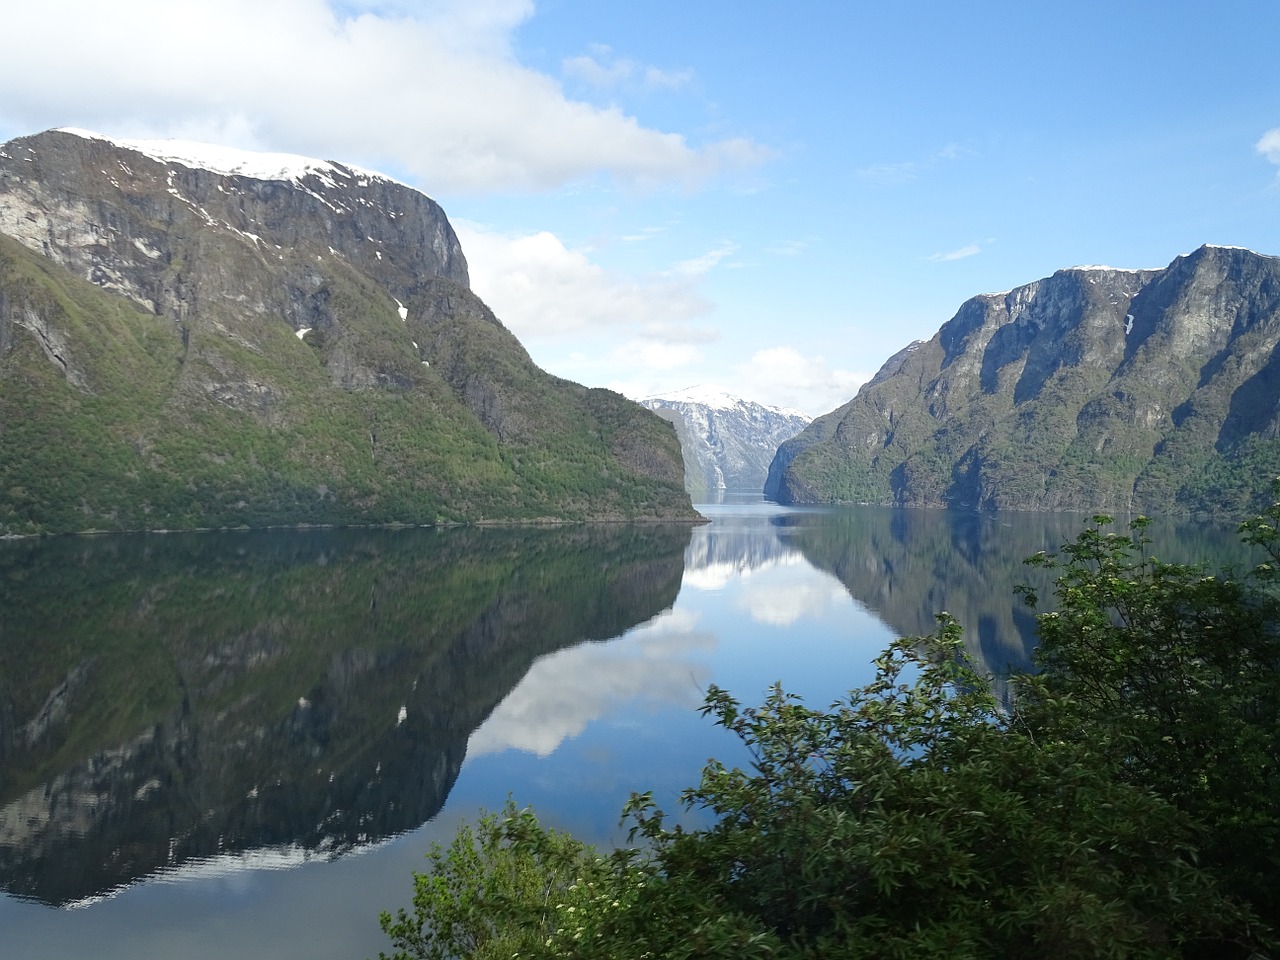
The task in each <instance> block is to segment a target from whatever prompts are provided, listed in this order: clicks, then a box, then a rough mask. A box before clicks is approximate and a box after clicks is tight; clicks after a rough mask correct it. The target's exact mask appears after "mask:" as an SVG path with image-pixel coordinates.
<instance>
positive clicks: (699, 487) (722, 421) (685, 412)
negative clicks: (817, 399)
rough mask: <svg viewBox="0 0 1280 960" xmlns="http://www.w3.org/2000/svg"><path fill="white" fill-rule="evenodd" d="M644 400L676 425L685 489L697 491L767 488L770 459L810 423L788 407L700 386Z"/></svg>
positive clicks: (652, 408)
mask: <svg viewBox="0 0 1280 960" xmlns="http://www.w3.org/2000/svg"><path fill="white" fill-rule="evenodd" d="M641 404H642V405H644V406H646V407H648V408H649V409H650V410H653V411H654V412H655V413H657V414H658V415H659V416H661V417H663V418H665V419H668V420H670V421H671V422H672V423H673V424H675V428H676V433H677V434H678V435H679V437H680V448H681V451H682V452H683V455H684V466H685V488H686V489H687V490H688V491H689V493H691V494H693V495H694V496H699V495H703V496H705V495H707V494H712V493H715V492H717V491H725V490H733V491H743V492H746V491H750V492H754V493H758V492H759V491H760V490H762V489H763V488H764V483H765V478H766V476H767V475H768V472H769V464H770V463H771V462H772V461H773V457H774V454H775V453H776V452H777V450H778V447H779V445H780V444H782V443H783V442H784V441H786V440H789V439H790V438H792V437H794V436H795V435H796V434H797V433H799V432H800V431H801V430H803V429H804V427H805V426H806V424H808V423H809V419H810V418H809V417H807V416H805V415H804V414H802V413H800V412H799V411H796V410H782V409H780V408H778V407H768V406H764V405H763V404H759V403H753V402H751V401H749V400H741V399H738V398H737V397H730V396H727V395H724V394H714V395H713V394H707V393H705V392H699V391H698V390H697V389H696V388H691V389H690V390H688V391H683V392H681V393H677V394H673V395H672V396H669V397H650V398H649V399H647V400H642V401H641Z"/></svg>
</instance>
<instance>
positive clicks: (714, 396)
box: [640, 384, 813, 420]
mask: <svg viewBox="0 0 1280 960" xmlns="http://www.w3.org/2000/svg"><path fill="white" fill-rule="evenodd" d="M650 400H662V401H665V402H667V403H699V404H702V405H703V406H704V407H710V408H711V409H712V410H734V409H736V408H737V407H739V406H743V405H745V406H756V407H762V408H763V409H765V410H772V411H773V412H775V413H781V414H785V415H787V416H791V417H803V418H804V419H805V420H812V419H813V417H811V416H809V415H808V414H807V413H804V412H802V411H800V410H791V409H787V408H784V407H771V406H769V405H767V404H763V403H756V402H755V401H754V400H744V399H742V398H741V397H735V396H733V395H732V394H729V393H726V392H725V391H724V390H721V389H720V388H718V387H710V386H704V385H703V384H696V385H694V386H692V387H685V388H684V389H683V390H673V391H671V392H670V393H662V394H655V395H654V396H652V397H644V398H642V399H641V400H640V403H647V402H649V401H650Z"/></svg>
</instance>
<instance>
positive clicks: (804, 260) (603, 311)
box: [0, 0, 1280, 415]
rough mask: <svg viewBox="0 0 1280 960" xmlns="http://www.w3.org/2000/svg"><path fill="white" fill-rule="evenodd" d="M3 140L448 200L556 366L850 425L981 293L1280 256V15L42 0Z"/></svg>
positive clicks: (2, 52)
mask: <svg viewBox="0 0 1280 960" xmlns="http://www.w3.org/2000/svg"><path fill="white" fill-rule="evenodd" d="M11 6H12V7H13V9H8V10H6V12H5V16H4V21H5V28H4V30H3V33H0V141H7V140H9V139H11V138H13V137H18V136H23V135H27V134H32V133H37V132H40V131H42V130H46V129H49V128H53V127H63V126H70V127H79V128H84V129H88V130H93V131H96V132H99V133H102V134H104V135H107V136H112V137H117V138H157V137H178V138H184V139H191V140H200V141H206V142H211V143H218V144H223V145H226V146H232V147H237V148H240V149H247V150H270V151H280V152H287V153H295V154H302V155H305V156H312V157H316V158H319V159H326V160H338V161H342V162H346V163H352V164H355V165H358V166H362V167H366V168H369V169H373V170H378V171H381V172H384V173H386V174H388V175H390V176H393V177H395V178H397V179H399V180H402V181H404V182H405V183H408V184H410V185H412V186H414V187H417V188H418V189H420V190H422V191H423V192H424V193H426V194H428V195H429V196H431V197H433V198H434V199H436V200H437V201H438V202H439V203H440V204H441V205H442V206H443V207H444V209H445V211H446V213H447V214H448V216H449V219H450V221H451V222H452V223H453V225H454V228H455V230H456V231H457V232H458V235H459V237H460V239H461V241H462V245H463V250H464V251H465V253H466V256H467V260H468V263H469V266H470V271H471V281H472V287H473V289H474V290H475V291H476V293H477V294H479V295H480V296H481V297H482V298H483V299H484V300H485V301H486V302H487V303H488V304H489V306H490V307H492V308H493V310H494V311H495V313H496V314H497V315H498V316H499V318H501V320H502V321H503V322H504V323H505V324H506V326H507V327H508V328H509V329H510V330H511V331H512V332H514V333H515V334H516V335H517V336H518V337H519V338H520V340H521V341H522V342H523V343H524V345H525V347H526V348H527V349H528V350H529V352H530V354H531V355H532V356H533V358H534V360H535V361H536V362H537V363H538V364H539V365H540V366H542V367H543V368H545V369H547V370H549V371H550V372H552V373H554V374H557V375H559V376H562V377H567V378H569V379H572V380H576V381H578V382H581V383H585V384H588V385H591V386H603V387H609V388H612V389H615V390H618V391H620V392H622V393H625V394H627V395H628V396H631V397H633V398H636V399H640V398H643V397H647V396H652V395H658V394H663V393H670V392H673V391H676V390H679V389H682V388H685V387H689V386H691V385H695V384H699V385H703V386H705V387H707V388H709V389H720V390H724V391H726V392H728V393H731V394H733V395H736V396H740V397H743V398H745V399H749V400H755V401H757V402H760V403H765V404H770V405H775V406H781V407H788V408H792V409H798V410H800V411H803V412H805V413H807V414H809V415H819V414H822V413H825V412H828V411H830V410H832V409H834V408H836V407H837V406H839V405H840V404H842V403H844V402H845V401H847V400H848V399H850V398H851V397H852V396H853V395H854V394H855V393H856V392H857V388H858V386H859V385H860V384H861V383H863V382H865V381H866V380H867V379H869V378H870V377H871V376H872V375H873V374H874V373H875V371H876V370H877V369H879V367H880V365H881V364H882V363H884V361H885V360H887V359H888V358H889V357H890V356H891V355H893V354H894V353H895V352H897V351H898V350H899V349H901V348H902V347H904V346H906V345H908V344H909V343H911V342H912V341H914V340H920V339H928V338H929V337H931V336H932V335H933V334H934V333H935V332H936V331H937V329H938V327H939V326H941V325H942V324H943V323H945V322H946V321H947V320H948V319H950V318H951V317H952V316H953V315H954V314H955V312H956V310H957V309H958V308H959V306H960V304H961V303H962V302H963V301H964V300H966V299H967V298H968V297H970V296H973V295H975V294H978V293H984V292H993V291H1000V290H1007V289H1010V288H1012V287H1015V286H1018V285H1020V284H1024V283H1029V282H1031V281H1034V280H1037V279H1039V278H1041V277H1045V276H1048V275H1050V274H1051V273H1053V272H1054V271H1055V270H1057V269H1060V268H1063V267H1068V266H1074V265H1081V264H1105V265H1109V266H1115V267H1126V268H1145V267H1161V266H1165V265H1167V264H1168V263H1169V262H1170V261H1172V260H1173V259H1174V258H1175V257H1177V256H1179V255H1180V254H1183V253H1188V252H1190V251H1191V250H1194V249H1195V248H1196V247H1198V246H1200V245H1202V244H1205V243H1213V244H1223V245H1229V246H1244V247H1249V248H1252V249H1254V250H1257V251H1258V252H1260V253H1266V254H1273V255H1280V56H1278V55H1280V39H1278V38H1280V3H1275V2H1274V0H1248V2H1246V0H1218V2H1216V3H1214V4H1207V3H1205V2H1203V0H1195V2H1191V0H1163V2H1160V3H1155V2H1145V0H1109V2H1107V3H1102V2H1085V0H1081V2H1071V3H1068V2H1053V0H1045V2H1041V3H1028V2H1027V0H1009V2H1006V0H970V2H967V3H963V4H960V3H954V2H941V0H938V2H916V3H910V4H908V3H899V4H886V3H868V2H862V0H833V2H828V0H791V2H789V3H778V2H770V0H745V2H744V0H733V2H728V0H696V2H689V0H681V2H672V0H644V2H633V3H625V4H624V3H612V2H601V0H421V2H412V0H387V2H377V0H370V2H362V0H351V2H338V0H112V2H111V3H103V2H102V0H91V2H90V0H42V2H40V3H24V4H14V5H11Z"/></svg>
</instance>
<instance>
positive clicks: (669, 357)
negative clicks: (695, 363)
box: [454, 221, 727, 368]
mask: <svg viewBox="0 0 1280 960" xmlns="http://www.w3.org/2000/svg"><path fill="white" fill-rule="evenodd" d="M454 228H455V230H457V232H458V236H459V239H460V240H461V242H462V248H463V250H465V251H466V254H467V263H468V266H469V267H470V272H471V286H472V289H473V290H475V292H476V294H477V295H478V296H479V297H480V298H481V299H482V300H484V301H485V303H487V304H488V305H489V306H490V308H492V310H493V311H494V313H496V314H497V315H498V317H499V318H500V319H501V320H502V322H503V323H504V324H505V325H506V326H507V327H508V328H509V329H510V330H511V331H512V332H513V333H514V334H515V335H516V336H517V337H519V338H520V339H521V340H530V341H532V340H538V339H544V340H545V339H549V338H569V337H572V338H575V339H581V338H582V337H584V336H605V337H608V338H610V339H613V340H615V341H617V340H623V341H626V340H628V339H630V338H632V337H634V336H636V335H641V334H642V335H643V336H644V337H645V339H646V340H648V341H652V342H649V343H647V344H645V345H642V347H641V352H642V353H644V354H646V356H647V359H649V360H658V361H660V365H661V366H662V367H663V368H666V367H669V366H670V365H671V364H672V363H673V362H674V360H675V357H676V355H677V354H679V355H681V356H683V357H685V358H686V360H685V361H684V362H688V359H687V358H688V357H690V356H692V354H691V353H690V351H688V350H683V352H682V351H681V348H684V347H687V346H688V345H689V344H691V343H699V342H707V341H708V340H710V339H713V338H714V337H715V333H714V331H711V330H708V329H707V328H705V327H700V326H698V325H697V323H696V321H698V320H699V319H700V318H702V317H705V316H706V315H708V314H709V313H711V311H712V304H711V303H710V302H709V301H708V300H707V299H706V298H705V297H703V296H702V294H701V293H699V291H698V288H697V276H696V274H694V273H692V272H684V273H681V272H679V271H676V272H673V273H672V274H669V275H665V276H654V277H645V278H640V279H636V278H633V277H628V276H624V275H621V274H617V273H613V272H610V271H608V270H605V269H604V268H603V267H601V266H599V265H598V264H596V263H594V262H592V261H591V259H590V258H589V257H588V256H587V255H586V254H585V253H583V252H582V251H580V250H571V249H569V248H568V247H566V246H565V245H564V243H563V242H562V241H561V240H560V239H559V238H558V237H556V236H555V235H554V234H552V233H549V232H546V231H542V232H539V233H535V234H529V235H524V236H512V235H509V234H502V233H496V232H493V231H490V230H487V229H485V228H484V227H482V226H479V225H477V224H474V223H469V222H467V221H455V222H454ZM726 255H727V254H726ZM708 256H710V255H708ZM625 349H627V350H631V349H632V345H630V344H628V346H627V347H626V348H625ZM644 359H645V357H641V360H642V362H643V360H644Z"/></svg>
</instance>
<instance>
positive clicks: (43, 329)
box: [0, 131, 693, 533]
mask: <svg viewBox="0 0 1280 960" xmlns="http://www.w3.org/2000/svg"><path fill="white" fill-rule="evenodd" d="M0 416H2V417H3V418H4V420H5V422H6V423H9V424H19V425H21V426H20V427H18V428H16V429H12V430H6V431H5V432H4V433H3V434H0V533H5V532H38V531H58V530H78V529H138V528H156V527H170V528H181V527H199V526H224V525H248V526H261V525H268V524H291V523H300V522H311V523H315V522H322V523H353V522H354V523H368V522H405V523H423V522H433V521H436V520H440V519H448V520H477V519H537V518H550V519H587V518H608V519H616V518H625V517H692V516H693V513H692V510H691V508H690V507H689V504H688V498H687V495H685V494H684V493H683V491H682V489H681V477H682V463H681V460H680V454H679V446H678V442H677V440H676V437H675V435H674V431H672V430H671V428H670V427H669V426H668V425H667V424H664V423H663V422H661V420H660V419H658V418H656V417H653V416H651V415H649V414H648V413H646V412H645V411H643V410H642V409H640V408H639V407H638V406H636V405H634V404H632V403H630V402H629V401H626V400H625V399H623V398H622V397H620V396H618V395H616V394H612V393H609V392H607V391H599V390H587V389H586V388H583V387H580V386H578V385H577V384H571V383H568V382H566V381H562V380H559V379H557V378H554V377H551V376H548V375H547V374H546V373H544V372H543V371H541V370H539V369H538V368H537V367H536V366H535V365H534V364H533V363H532V361H531V360H530V359H529V357H528V354H527V353H526V352H525V351H524V349H523V348H522V347H521V346H520V344H519V343H518V341H516V339H515V338H514V337H513V336H511V334H510V333H509V332H508V331H507V330H506V329H505V328H504V327H503V326H502V324H501V322H500V321H499V320H498V319H497V318H496V317H494V316H493V314H492V313H491V312H490V311H489V310H488V309H487V308H486V307H485V306H484V304H483V303H481V302H480V301H479V300H478V299H477V298H476V297H475V296H474V295H473V294H472V293H471V291H470V290H469V288H468V286H467V265H466V260H465V257H464V256H463V253H462V250H461V248H460V246H459V244H458V240H457V237H456V236H455V235H454V232H453V229H452V228H451V227H450V225H449V222H448V220H447V218H446V217H445V215H444V213H443V211H442V210H441V209H440V208H439V206H438V205H436V204H435V203H434V201H432V200H430V199H429V198H427V197H426V196H424V195H422V194H421V193H419V192H417V191H415V190H413V189H411V188H409V187H406V186H404V185H402V184H399V183H396V182H395V181H393V180H390V179H387V178H385V177H381V176H379V175H377V174H372V173H367V172H365V171H360V170H356V169H354V168H350V167H347V166H344V165H342V164H336V163H326V162H321V161H311V160H305V158H299V157H289V156H277V155H263V154H235V153H229V152H226V151H217V150H214V149H211V148H202V149H201V150H193V149H192V145H181V144H176V145H172V147H170V146H168V145H166V143H165V142H161V141H157V142H149V143H134V144H129V143H117V142H113V141H110V140H106V139H102V138H99V137H95V136H93V135H87V134H80V133H75V132H68V131H50V132H47V133H43V134H39V135H37V136H34V137H26V138H22V139H19V140H14V141H11V142H10V143H7V144H4V145H3V147H0Z"/></svg>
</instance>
